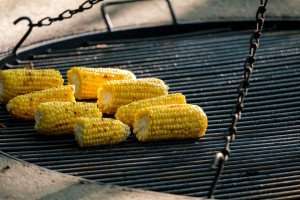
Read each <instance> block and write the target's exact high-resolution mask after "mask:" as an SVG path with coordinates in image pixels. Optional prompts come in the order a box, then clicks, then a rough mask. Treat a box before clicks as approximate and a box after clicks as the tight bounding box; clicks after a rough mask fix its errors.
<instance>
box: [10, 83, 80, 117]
mask: <svg viewBox="0 0 300 200" xmlns="http://www.w3.org/2000/svg"><path fill="white" fill-rule="evenodd" d="M50 101H70V102H75V97H74V86H72V85H67V86H60V87H57V88H50V89H45V90H40V91H35V92H31V93H28V94H24V95H20V96H16V97H14V98H12V99H11V100H10V101H9V102H8V104H7V105H6V108H7V111H8V112H9V113H10V114H11V115H12V116H14V117H16V118H20V119H27V120H34V114H35V111H36V109H37V106H38V105H39V104H40V103H44V102H50Z"/></svg>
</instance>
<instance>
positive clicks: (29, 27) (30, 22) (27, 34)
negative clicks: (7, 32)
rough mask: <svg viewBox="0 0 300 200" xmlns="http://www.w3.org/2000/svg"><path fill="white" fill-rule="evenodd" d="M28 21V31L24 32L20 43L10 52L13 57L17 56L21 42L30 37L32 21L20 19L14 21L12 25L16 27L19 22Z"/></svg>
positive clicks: (26, 18)
mask: <svg viewBox="0 0 300 200" xmlns="http://www.w3.org/2000/svg"><path fill="white" fill-rule="evenodd" d="M24 20H26V21H28V30H27V31H26V32H25V34H24V35H23V37H22V38H21V39H20V41H19V42H18V43H17V44H16V46H15V48H14V49H13V50H12V54H13V56H14V57H16V56H17V50H18V49H19V47H20V46H21V45H22V44H23V42H24V41H25V40H26V38H27V37H28V36H29V35H30V33H31V31H32V29H33V27H34V26H33V23H32V20H31V19H30V18H29V17H20V18H18V19H16V20H15V21H14V25H17V24H18V23H19V22H20V21H24Z"/></svg>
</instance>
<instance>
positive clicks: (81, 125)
mask: <svg viewBox="0 0 300 200" xmlns="http://www.w3.org/2000/svg"><path fill="white" fill-rule="evenodd" d="M74 133H75V140H76V141H77V143H78V144H79V146H80V147H89V146H97V145H106V144H118V143H120V142H123V141H125V140H126V139H127V137H128V136H129V135H130V128H129V127H128V126H127V125H126V124H124V123H122V122H121V121H119V120H115V119H108V118H107V119H100V118H86V117H85V118H79V119H78V120H77V121H76V125H75V127H74Z"/></svg>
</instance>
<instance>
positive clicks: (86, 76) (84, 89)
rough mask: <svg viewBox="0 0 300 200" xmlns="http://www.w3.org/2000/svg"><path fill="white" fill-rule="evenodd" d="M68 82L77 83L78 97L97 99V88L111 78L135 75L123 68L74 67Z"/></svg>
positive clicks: (128, 77)
mask: <svg viewBox="0 0 300 200" xmlns="http://www.w3.org/2000/svg"><path fill="white" fill-rule="evenodd" d="M67 77H68V83H69V84H73V85H75V96H76V98H77V99H96V98H97V90H98V88H101V87H102V85H103V84H104V83H106V82H107V81H111V80H130V79H135V75H134V74H133V73H132V72H130V71H128V70H123V69H115V68H86V67H72V68H71V69H70V70H69V71H68V73H67Z"/></svg>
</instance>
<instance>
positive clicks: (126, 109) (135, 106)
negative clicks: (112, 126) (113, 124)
mask: <svg viewBox="0 0 300 200" xmlns="http://www.w3.org/2000/svg"><path fill="white" fill-rule="evenodd" d="M185 103H186V99H185V96H184V95H183V94H180V93H176V94H169V95H164V96H159V97H154V98H150V99H143V100H139V101H135V102H132V103H130V104H127V105H124V106H121V107H120V108H119V109H118V110H117V113H116V115H115V117H116V119H118V120H121V121H122V122H124V123H125V124H128V125H130V126H133V122H134V116H135V114H136V113H137V112H138V111H139V110H140V109H143V108H147V107H150V106H158V105H169V104H185Z"/></svg>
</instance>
